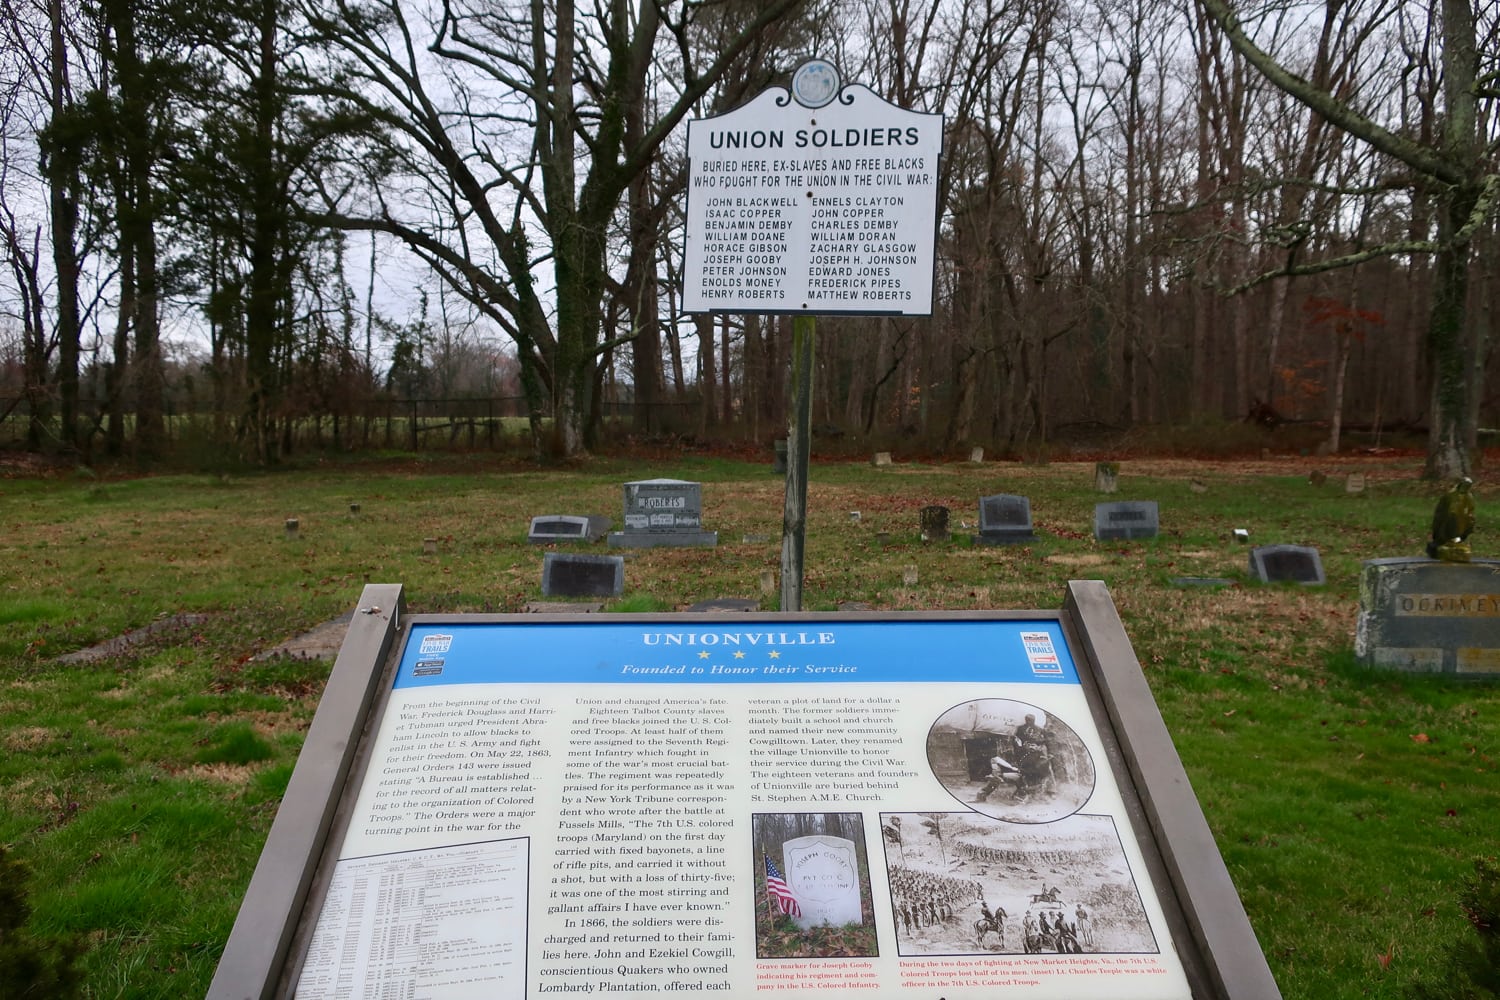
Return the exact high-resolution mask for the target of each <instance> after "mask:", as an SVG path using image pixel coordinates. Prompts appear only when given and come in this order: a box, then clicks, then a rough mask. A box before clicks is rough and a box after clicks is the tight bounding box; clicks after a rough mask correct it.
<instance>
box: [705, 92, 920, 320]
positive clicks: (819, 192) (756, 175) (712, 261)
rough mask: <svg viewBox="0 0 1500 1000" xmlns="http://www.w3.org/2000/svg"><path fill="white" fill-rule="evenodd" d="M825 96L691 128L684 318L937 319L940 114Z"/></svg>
mask: <svg viewBox="0 0 1500 1000" xmlns="http://www.w3.org/2000/svg"><path fill="white" fill-rule="evenodd" d="M799 72H800V71H799ZM830 72H831V71H830ZM814 79H815V80H817V78H814ZM818 82H821V81H818ZM828 87H829V88H830V91H831V92H827V93H824V94H823V95H822V97H823V99H824V100H826V101H827V103H826V105H819V106H815V107H810V106H808V105H807V104H806V103H804V101H805V100H806V94H807V92H808V91H809V90H810V89H815V88H812V87H809V86H806V85H803V86H799V81H798V80H795V79H794V82H793V89H792V90H790V91H789V90H786V89H783V88H780V87H773V88H770V89H769V90H766V91H764V92H762V93H761V94H760V95H759V96H757V97H756V98H754V99H753V100H751V101H750V102H749V103H747V104H745V105H742V106H741V107H739V108H737V109H735V110H734V111H731V112H729V113H727V114H723V115H718V116H716V117H713V118H704V119H698V120H694V121H691V122H689V123H688V140H687V142H688V199H687V226H686V233H687V235H686V244H685V247H684V267H683V274H684V278H683V307H684V308H685V309H686V310H687V311H688V312H732V313H750V312H772V313H806V314H809V315H816V314H834V313H858V314H881V313H894V314H901V315H917V316H926V315H929V314H931V312H932V287H933V250H934V244H935V242H936V238H937V178H938V159H939V157H940V156H941V155H942V146H943V120H942V116H941V115H929V114H921V113H918V112H915V111H908V110H906V109H904V108H899V107H897V106H895V105H893V104H890V103H889V102H887V101H885V100H883V99H882V98H881V97H879V96H878V95H877V94H876V93H875V92H874V91H872V90H870V89H869V88H868V87H865V86H862V85H859V84H851V85H849V86H846V87H841V88H838V87H837V83H836V81H834V80H832V79H829V80H828ZM832 88H837V89H836V90H833V89H832ZM794 94H795V96H794ZM835 95H836V96H835Z"/></svg>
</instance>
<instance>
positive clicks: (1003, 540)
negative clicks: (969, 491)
mask: <svg viewBox="0 0 1500 1000" xmlns="http://www.w3.org/2000/svg"><path fill="white" fill-rule="evenodd" d="M974 541H976V542H978V543H980V544H982V545H1015V544H1018V543H1022V542H1034V541H1036V532H1035V531H1034V530H1033V529H1032V524H1031V501H1030V500H1029V499H1027V498H1026V497H1022V496H1015V495H1013V494H1010V493H998V494H996V495H994V496H988V497H980V498H979V534H978V535H975V536H974Z"/></svg>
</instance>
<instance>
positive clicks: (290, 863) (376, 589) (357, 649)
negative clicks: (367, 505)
mask: <svg viewBox="0 0 1500 1000" xmlns="http://www.w3.org/2000/svg"><path fill="white" fill-rule="evenodd" d="M405 610H406V607H405V598H404V596H403V594H402V588H401V585H400V584H369V585H367V586H366V587H365V589H364V591H363V593H362V594H361V595H360V599H359V606H358V608H357V609H356V610H355V614H354V619H353V621H351V622H350V623H349V631H348V632H347V633H346V634H345V636H344V643H343V645H342V646H340V647H339V655H338V658H337V659H336V660H335V661H334V664H333V670H332V672H331V673H330V674H329V677H328V685H327V686H326V687H325V688H324V689H323V696H322V699H321V700H320V701H319V702H318V710H317V712H316V713H315V714H314V715H313V721H312V726H311V727H310V728H309V729H308V732H307V740H306V742H304V743H303V744H302V751H301V753H300V754H299V755H298V756H297V765H296V767H295V768H293V770H292V777H291V780H290V781H289V782H288V783H287V787H286V793H285V795H283V797H282V800H281V807H280V808H279V809H278V810H277V811H276V819H275V821H274V822H272V824H271V831H270V833H269V834H268V835H267V836H266V845H265V847H264V848H263V849H262V850H261V854H260V861H259V862H258V863H257V864H256V866H255V874H254V875H252V876H251V877H250V885H249V888H247V889H246V890H245V898H244V900H243V901H242V902H241V903H240V912H239V915H238V916H237V917H236V918H235V921H234V929H233V930H231V931H230V933H229V940H228V941H227V942H226V943H225V945H224V954H223V955H222V956H221V958H220V959H219V966H218V969H217V970H216V971H215V972H214V978H213V982H212V983H211V984H210V985H209V988H208V993H207V996H208V997H210V998H212V1000H249V998H257V1000H264V998H269V997H271V996H273V995H274V990H275V988H276V986H277V983H278V982H279V981H280V980H281V973H282V968H283V966H284V965H285V964H286V961H287V955H288V953H289V951H290V949H291V944H292V939H293V937H294V936H295V935H296V933H297V926H298V923H299V920H300V917H301V915H302V911H303V907H304V904H305V903H306V901H307V896H308V889H309V887H310V886H311V885H312V881H313V875H314V873H315V872H316V870H317V868H318V864H319V862H320V859H321V858H322V856H323V853H324V851H325V850H326V848H327V845H328V832H329V830H330V828H331V827H332V826H333V822H334V817H335V815H336V814H337V813H338V812H339V810H340V806H341V803H342V801H343V798H344V789H345V783H346V780H347V778H348V776H349V772H350V769H351V766H352V764H353V763H354V759H355V755H356V753H357V751H358V749H359V743H360V736H361V734H362V733H363V732H364V729H365V723H366V721H367V720H368V718H369V716H370V709H371V706H372V704H374V703H376V702H377V701H383V700H384V698H383V696H382V697H381V698H379V699H377V698H376V693H377V692H378V691H380V689H381V681H383V680H384V681H385V688H386V690H387V691H388V690H389V688H390V682H389V679H388V678H387V671H385V670H382V669H381V666H382V665H383V664H385V663H386V662H387V660H388V659H389V658H390V653H391V652H392V650H393V648H394V646H395V640H396V635H397V633H398V632H399V631H400V630H401V628H402V626H403V625H404V622H403V620H402V619H403V615H404V613H405Z"/></svg>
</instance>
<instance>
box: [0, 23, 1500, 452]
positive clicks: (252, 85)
mask: <svg viewBox="0 0 1500 1000" xmlns="http://www.w3.org/2000/svg"><path fill="white" fill-rule="evenodd" d="M1240 18H1244V22H1243V24H1242V23H1241V21H1240V20H1239V19H1240ZM0 22H3V23H0V31H3V38H4V44H3V46H0V50H3V56H0V124H3V130H0V132H3V145H0V254H3V257H4V260H5V263H6V265H7V267H6V268H5V269H4V274H3V275H0V418H3V419H0V440H6V439H9V440H14V441H18V442H20V443H22V444H24V446H26V447H28V448H31V449H36V450H46V451H54V452H60V453H64V454H73V455H78V456H80V457H82V458H83V459H84V460H86V461H87V460H90V459H92V458H95V457H102V456H106V455H129V456H132V457H134V458H136V459H138V460H141V461H145V462H150V461H153V460H155V459H157V458H160V457H163V456H165V455H166V454H167V453H168V452H170V451H171V450H172V449H173V447H174V443H175V442H177V441H179V440H180V439H182V438H183V437H184V436H185V434H184V431H183V429H182V428H181V426H179V427H178V428H177V429H176V430H175V431H174V430H173V425H172V422H173V421H176V422H178V423H179V424H180V423H181V422H182V421H184V420H188V421H189V423H190V427H191V434H192V435H193V437H194V439H195V440H199V441H206V442H208V443H209V444H210V445H211V446H212V449H213V450H214V451H215V453H218V454H224V453H232V454H236V455H239V456H240V457H241V458H242V459H243V460H246V461H254V462H262V463H271V462H275V461H277V460H278V459H279V458H280V457H282V456H284V455H285V454H286V453H287V452H288V451H289V450H291V449H293V448H297V447H303V446H307V445H309V444H320V443H321V444H328V443H337V444H338V445H340V446H343V447H355V446H359V445H361V444H362V443H367V442H368V441H369V440H370V437H371V435H370V434H369V426H370V423H369V421H370V420H371V419H374V418H371V417H370V414H371V413H372V412H374V413H379V412H380V411H381V408H384V409H385V410H386V411H387V412H389V411H390V410H391V409H392V407H395V408H396V410H397V411H398V412H399V411H400V410H402V409H403V408H406V407H407V406H408V405H409V402H410V401H411V400H413V399H424V400H428V401H433V400H441V401H444V402H443V405H442V406H441V407H438V406H433V407H432V408H431V409H432V414H433V416H434V418H435V419H438V420H439V421H443V420H448V421H449V422H450V423H451V425H452V426H453V427H457V426H458V424H457V423H454V422H453V414H452V412H451V411H452V407H453V406H458V407H460V408H462V407H465V406H467V410H465V411H464V412H467V413H469V414H470V415H471V416H472V411H473V409H474V406H473V401H476V400H496V399H505V400H509V401H513V402H514V412H516V413H518V414H520V415H522V416H524V417H526V418H527V420H528V421H529V424H528V430H527V432H526V433H527V436H528V437H529V441H530V445H531V446H532V447H534V448H535V449H536V450H537V451H539V452H544V453H552V454H557V455H572V454H579V453H581V452H583V451H586V450H587V449H589V448H592V447H595V446H597V444H598V443H599V441H600V437H601V435H602V434H603V433H605V432H606V431H607V430H610V429H612V428H615V427H619V426H624V427H626V428H627V429H629V430H630V431H631V432H632V433H636V434H642V435H648V436H649V435H656V434H659V433H661V432H672V433H676V434H691V435H694V436H698V437H702V438H706V439H715V438H722V439H737V438H744V437H747V436H748V437H754V438H757V439H769V438H770V437H774V436H779V434H780V433H781V432H782V431H783V430H784V428H785V423H786V408H785V399H786V388H785V381H786V377H787V370H788V358H787V354H788V350H789V344H790V331H789V320H788V319H787V318H785V317H775V316H688V315H684V314H683V313H681V311H680V310H679V308H678V305H677V303H678V298H679V292H678V287H677V284H678V274H679V268H680V265H681V248H682V225H683V212H684V180H685V177H684V173H685V156H684V149H683V146H684V143H685V131H686V130H685V128H684V127H683V122H684V121H685V120H686V119H688V118H691V117H701V116H705V115H709V114H714V113H718V112H721V111H724V110H727V109H729V108H732V107H734V106H737V105H738V104H740V103H742V102H744V101H745V100H748V99H749V98H750V97H752V96H754V95H755V94H757V93H759V92H760V91H761V90H763V89H765V88H766V87H768V86H773V85H779V84H784V83H785V82H786V79H787V77H788V75H789V73H790V70H791V69H792V68H793V67H794V66H795V64H796V63H797V62H798V61H799V60H800V59H801V58H803V57H805V56H807V55H811V54H817V55H819V56H822V57H824V58H828V59H830V60H832V61H833V62H834V63H836V64H837V65H839V66H840V67H841V69H842V71H843V73H844V78H845V80H846V81H851V82H860V83H864V84H866V85H868V86H869V87H871V88H872V89H874V90H875V91H876V92H877V93H879V94H881V95H882V96H883V97H885V98H886V99H888V100H890V101H892V102H893V103H895V104H898V105H901V106H903V107H908V108H912V109H915V110H919V111H924V112H937V113H941V114H942V115H943V116H944V121H945V148H944V156H943V161H942V164H941V176H940V180H939V205H940V212H941V222H940V229H939V241H938V245H939V252H938V260H937V261H936V264H935V266H936V270H937V289H938V292H937V296H936V302H935V304H934V314H933V316H932V317H931V318H918V319H910V318H900V319H898V318H882V317H871V318H839V319H833V318H827V319H823V320H821V321H820V322H819V324H818V338H817V364H816V382H815V390H814V399H815V403H814V407H815V409H814V414H815V416H814V419H815V422H816V423H817V424H818V425H819V426H820V428H821V429H822V430H824V431H825V432H827V433H830V434H832V433H837V434H840V435H848V436H850V437H851V438H858V439H861V440H882V439H890V438H901V439H906V440H914V441H918V442H920V443H921V444H922V445H923V446H924V447H930V448H950V449H951V448H962V447H969V446H974V445H980V446H985V447H987V448H988V449H990V450H991V453H992V454H996V453H998V454H1026V453H1028V452H1029V451H1032V450H1036V449H1044V448H1045V446H1046V443H1047V442H1048V441H1049V440H1052V439H1053V438H1054V437H1056V436H1057V435H1058V433H1059V432H1060V431H1062V430H1065V429H1070V428H1072V429H1076V428H1087V427H1097V428H1101V429H1115V430H1119V429H1125V428H1132V427H1141V426H1147V425H1197V426H1203V425H1210V426H1212V425H1217V424H1222V423H1223V422H1225V421H1238V420H1244V419H1249V420H1252V421H1256V422H1259V423H1262V424H1267V425H1270V424H1275V423H1277V422H1279V421H1283V420H1305V421H1319V422H1321V424H1320V426H1321V427H1322V430H1321V432H1320V436H1321V437H1322V439H1323V442H1324V445H1325V446H1326V447H1328V448H1330V449H1331V450H1335V451H1336V450H1338V449H1339V448H1340V447H1342V446H1344V445H1345V444H1346V440H1345V439H1346V437H1347V428H1348V427H1349V426H1350V425H1360V426H1361V427H1365V428H1370V429H1377V428H1379V429H1387V430H1388V429H1422V430H1424V431H1425V432H1426V433H1427V435H1428V439H1427V440H1428V453H1429V464H1428V471H1429V474H1432V475H1456V474H1461V473H1465V472H1467V471H1469V464H1470V456H1471V455H1472V454H1475V453H1476V441H1477V440H1478V437H1477V435H1478V429H1479V428H1480V427H1482V426H1485V425H1490V424H1494V423H1496V409H1497V400H1496V399H1495V397H1494V396H1493V394H1486V392H1485V391H1484V387H1485V385H1486V384H1490V383H1489V382H1488V381H1487V379H1486V377H1485V376H1486V373H1487V370H1488V369H1490V368H1491V367H1493V364H1494V362H1493V360H1492V352H1491V349H1490V343H1489V331H1490V328H1491V326H1492V324H1493V315H1494V300H1495V296H1496V286H1497V283H1500V253H1497V250H1500V246H1497V232H1496V216H1497V213H1496V205H1497V203H1500V173H1497V159H1500V157H1497V143H1500V124H1497V121H1496V114H1495V111H1496V104H1497V98H1500V35H1497V32H1500V7H1497V5H1495V4H1480V5H1472V4H1470V3H1469V2H1468V0H1428V2H1420V3H1419V2H1407V0H1326V2H1301V0H1292V2H1272V3H1266V4H1258V5H1255V6H1254V7H1253V8H1249V7H1245V6H1244V5H1231V4H1230V3H1227V2H1225V0H1077V2H1070V0H768V2H764V3H746V2H743V0H724V2H716V3H708V4H702V3H692V4H689V3H685V2H683V0H657V2H654V3H644V4H643V3H631V2H629V0H610V2H607V3H601V4H598V5H593V6H586V7H584V6H575V4H574V3H573V0H555V2H553V3H543V2H541V0H534V2H531V3H529V4H528V3H521V2H518V0H506V2H500V3H493V2H490V3H473V2H470V0H421V2H416V3H408V2H402V0H367V2H347V0H345V2H335V3H327V2H317V3H313V2H310V0H309V2H302V0H253V2H250V0H232V2H228V3H224V4H215V5H211V9H205V8H204V7H203V5H194V4H188V3H185V2H183V0H0ZM448 401H459V402H457V403H450V402H448ZM465 401H467V402H465ZM507 405H509V404H507ZM491 410H493V406H492V407H491ZM611 412H614V413H623V414H624V415H625V416H624V418H623V422H622V421H611V420H609V419H607V417H608V414H610V413H611ZM360 421H364V423H363V425H361V423H360ZM416 423H417V422H416V421H413V426H415V425H416ZM360 426H363V428H364V430H365V433H364V434H363V436H361V435H360V434H359V433H358V428H359V427H360ZM310 427H316V428H317V434H316V435H315V436H314V435H311V434H310V433H309V428H310ZM470 428H471V429H472V424H470ZM483 437H484V436H483V434H482V433H481V435H479V436H476V437H475V438H471V443H472V442H473V441H474V440H480V439H483ZM457 439H458V436H457V434H455V440H457Z"/></svg>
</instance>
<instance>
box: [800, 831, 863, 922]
mask: <svg viewBox="0 0 1500 1000" xmlns="http://www.w3.org/2000/svg"><path fill="white" fill-rule="evenodd" d="M781 854H782V857H783V858H784V859H785V860H786V882H787V887H788V888H790V889H791V890H792V894H793V895H795V896H796V897H797V903H798V905H800V906H801V907H802V916H800V917H794V918H793V919H794V920H795V921H796V924H797V926H798V927H801V928H803V929H804V930H805V929H806V928H809V927H819V926H822V925H823V924H830V925H832V926H834V927H842V926H843V925H844V924H861V923H863V922H864V916H863V913H862V912H861V910H860V905H859V857H858V855H857V854H856V853H855V850H854V841H852V840H845V839H844V838H843V837H798V838H797V839H796V840H788V841H787V842H786V843H784V844H782V845H781Z"/></svg>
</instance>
